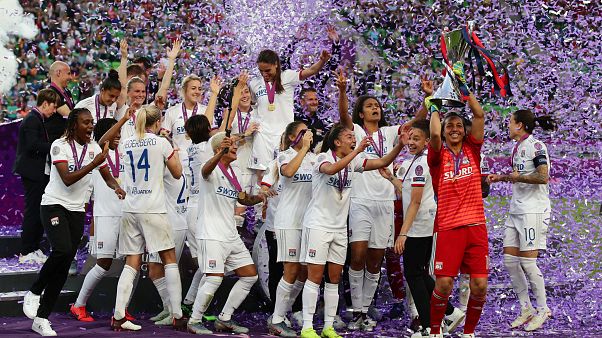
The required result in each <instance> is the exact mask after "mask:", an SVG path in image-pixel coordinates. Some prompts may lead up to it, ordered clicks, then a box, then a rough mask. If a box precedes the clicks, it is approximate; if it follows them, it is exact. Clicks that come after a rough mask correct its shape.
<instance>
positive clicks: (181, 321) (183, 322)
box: [170, 316, 188, 332]
mask: <svg viewBox="0 0 602 338" xmlns="http://www.w3.org/2000/svg"><path fill="white" fill-rule="evenodd" d="M170 317H171V316H170ZM171 325H172V327H173V329H174V330H176V331H183V332H186V330H187V329H188V318H186V317H184V316H182V317H180V318H173V320H172V322H171Z"/></svg>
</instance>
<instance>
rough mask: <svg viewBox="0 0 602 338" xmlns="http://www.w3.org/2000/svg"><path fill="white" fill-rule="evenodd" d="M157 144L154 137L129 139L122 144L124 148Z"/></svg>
mask: <svg viewBox="0 0 602 338" xmlns="http://www.w3.org/2000/svg"><path fill="white" fill-rule="evenodd" d="M156 144H157V139H156V138H143V139H141V140H136V139H131V140H128V141H127V142H125V143H124V144H123V146H124V147H125V148H138V147H146V146H154V145H156Z"/></svg>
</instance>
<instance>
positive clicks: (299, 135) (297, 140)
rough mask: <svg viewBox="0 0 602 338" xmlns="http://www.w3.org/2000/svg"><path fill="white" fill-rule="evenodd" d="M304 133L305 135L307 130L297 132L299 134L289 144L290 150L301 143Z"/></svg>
mask: <svg viewBox="0 0 602 338" xmlns="http://www.w3.org/2000/svg"><path fill="white" fill-rule="evenodd" d="M305 133H307V129H303V130H301V131H300V132H299V134H297V137H295V140H294V141H293V142H292V143H291V148H294V147H295V146H296V145H297V144H299V142H301V139H303V136H304V135H305ZM335 160H336V158H335Z"/></svg>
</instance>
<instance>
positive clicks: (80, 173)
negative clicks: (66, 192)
mask: <svg viewBox="0 0 602 338" xmlns="http://www.w3.org/2000/svg"><path fill="white" fill-rule="evenodd" d="M108 154H109V142H105V143H104V148H103V150H102V153H100V154H98V155H96V156H95V157H94V159H93V160H92V161H91V162H90V163H88V164H87V165H86V166H84V167H83V168H81V169H79V170H76V171H73V172H70V171H69V166H68V165H67V162H66V161H64V162H57V163H54V166H55V168H56V170H57V171H58V173H59V177H60V178H61V180H62V181H63V183H64V184H65V185H66V186H68V187H69V186H71V185H72V184H74V183H76V182H77V181H79V180H81V179H82V178H83V177H84V176H86V175H88V173H90V172H91V171H92V170H94V168H96V167H98V166H99V165H101V164H102V163H103V162H104V161H105V159H106V158H107V155H108Z"/></svg>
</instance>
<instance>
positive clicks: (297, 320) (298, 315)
mask: <svg viewBox="0 0 602 338" xmlns="http://www.w3.org/2000/svg"><path fill="white" fill-rule="evenodd" d="M291 320H292V324H293V325H295V326H296V327H299V328H301V327H303V312H302V311H297V312H293V314H292V315H291Z"/></svg>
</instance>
